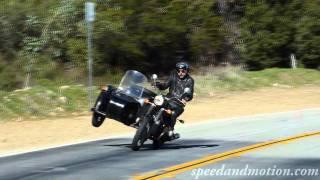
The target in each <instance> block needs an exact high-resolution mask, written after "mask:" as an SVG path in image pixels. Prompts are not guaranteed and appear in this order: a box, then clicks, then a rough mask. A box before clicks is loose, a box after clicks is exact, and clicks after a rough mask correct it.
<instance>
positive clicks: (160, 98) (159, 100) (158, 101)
mask: <svg viewBox="0 0 320 180" xmlns="http://www.w3.org/2000/svg"><path fill="white" fill-rule="evenodd" d="M163 103H164V98H163V96H161V95H158V96H156V97H155V98H154V104H155V105H157V106H162V104H163Z"/></svg>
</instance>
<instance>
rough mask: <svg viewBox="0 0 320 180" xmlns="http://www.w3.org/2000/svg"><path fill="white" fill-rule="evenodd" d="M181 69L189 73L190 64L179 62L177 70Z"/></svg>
mask: <svg viewBox="0 0 320 180" xmlns="http://www.w3.org/2000/svg"><path fill="white" fill-rule="evenodd" d="M179 69H184V70H186V71H187V72H189V64H188V63H186V62H178V63H177V64H176V70H177V71H179Z"/></svg>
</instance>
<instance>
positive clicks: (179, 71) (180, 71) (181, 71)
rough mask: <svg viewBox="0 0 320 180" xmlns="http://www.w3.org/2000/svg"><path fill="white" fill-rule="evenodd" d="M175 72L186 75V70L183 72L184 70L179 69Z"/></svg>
mask: <svg viewBox="0 0 320 180" xmlns="http://www.w3.org/2000/svg"><path fill="white" fill-rule="evenodd" d="M177 72H178V73H187V70H185V69H179V70H177Z"/></svg>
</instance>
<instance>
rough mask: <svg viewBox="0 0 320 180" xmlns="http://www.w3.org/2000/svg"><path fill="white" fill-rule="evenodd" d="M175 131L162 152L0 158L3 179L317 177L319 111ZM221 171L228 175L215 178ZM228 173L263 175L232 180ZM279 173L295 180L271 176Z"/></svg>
mask: <svg viewBox="0 0 320 180" xmlns="http://www.w3.org/2000/svg"><path fill="white" fill-rule="evenodd" d="M88 121H89V120H88ZM177 131H178V132H179V133H180V134H181V136H182V137H181V139H179V140H176V141H173V142H170V143H167V144H166V145H165V146H163V147H162V148H161V149H159V150H152V149H151V144H150V143H151V142H147V143H146V145H145V147H144V148H142V149H141V150H140V151H138V152H133V151H132V150H131V149H130V143H131V139H132V136H133V135H131V136H124V137H119V138H113V139H105V140H98V141H93V142H87V143H81V144H75V145H70V146H63V147H57V148H51V149H47V150H41V151H35V152H29V153H24V154H18V155H13V156H5V157H1V158H0V179H32V180H34V179H41V180H42V179H59V180H61V179H66V180H70V179H77V180H78V179H90V180H91V179H108V180H110V179H111V180H112V179H116V180H118V179H144V178H145V179H148V178H169V179H170V178H173V179H213V178H215V179H230V178H231V179H232V178H234V179H241V178H242V179H257V178H259V179H270V178H273V179H319V178H320V176H319V175H318V176H316V175H313V176H306V175H305V174H303V175H301V172H298V173H297V172H296V171H297V169H298V170H299V169H300V171H301V169H302V170H303V172H305V171H306V170H308V169H317V168H319V169H320V153H319V152H320V141H319V140H320V133H319V132H320V109H309V110H301V111H292V112H285V113H275V114H265V115H257V116H247V117H240V118H232V119H222V120H214V121H207V122H201V123H198V124H192V125H187V124H186V125H178V127H177ZM204 159H206V160H207V161H206V162H203V160H204ZM186 164H187V165H188V167H186ZM177 168H178V169H177ZM219 169H220V173H221V171H222V170H223V171H224V173H225V175H224V174H223V173H222V174H215V173H213V171H217V170H219ZM221 169H222V170H221ZM226 169H239V171H240V170H241V169H247V171H248V169H249V170H252V169H258V170H259V171H260V174H259V173H258V174H255V175H248V174H240V175H239V174H231V175H230V174H226ZM264 169H265V170H264ZM268 169H269V171H270V172H271V175H267V173H266V172H267V171H268ZM279 169H280V170H279ZM283 169H290V170H291V171H292V172H290V173H296V174H289V175H283V174H281V175H280V174H278V175H273V176H272V172H273V174H276V173H277V172H279V171H284V170H283ZM261 171H262V173H261ZM264 171H266V172H265V173H263V172H264ZM319 171H320V170H319ZM270 172H269V173H270ZM282 173H283V172H282ZM319 173H320V172H319ZM257 176H258V177H257Z"/></svg>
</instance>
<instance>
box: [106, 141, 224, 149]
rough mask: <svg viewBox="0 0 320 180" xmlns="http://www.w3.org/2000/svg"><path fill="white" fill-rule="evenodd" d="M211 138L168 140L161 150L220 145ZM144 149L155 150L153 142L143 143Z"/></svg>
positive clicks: (125, 145)
mask: <svg viewBox="0 0 320 180" xmlns="http://www.w3.org/2000/svg"><path fill="white" fill-rule="evenodd" d="M210 142H212V141H209V140H183V141H181V140H180V141H179V142H177V143H170V142H167V143H165V144H164V145H163V146H161V148H160V149H159V150H162V149H163V150H168V149H189V148H212V147H217V146H219V145H218V144H210ZM104 146H108V147H126V148H131V144H129V143H121V144H105V145H104ZM142 149H143V150H153V148H152V144H150V141H148V142H147V143H146V144H144V145H143V148H142Z"/></svg>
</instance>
